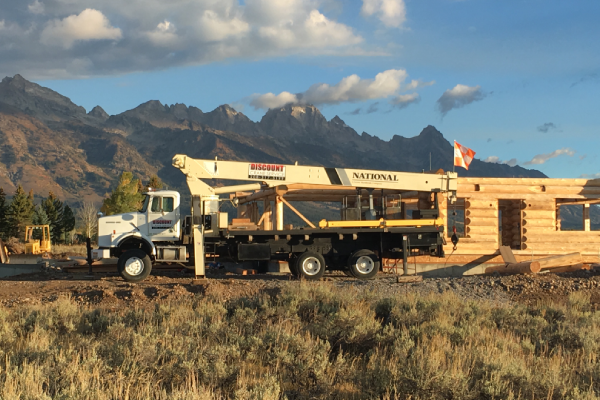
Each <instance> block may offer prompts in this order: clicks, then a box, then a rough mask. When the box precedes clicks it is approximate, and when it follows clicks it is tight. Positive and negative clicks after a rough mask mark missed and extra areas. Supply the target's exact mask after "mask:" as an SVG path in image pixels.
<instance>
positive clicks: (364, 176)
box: [173, 154, 457, 197]
mask: <svg viewBox="0 0 600 400" xmlns="http://www.w3.org/2000/svg"><path fill="white" fill-rule="evenodd" d="M173 166H174V167H176V168H179V169H180V170H181V172H183V173H184V174H185V175H186V177H187V183H188V186H189V187H190V191H191V193H192V195H195V196H197V195H211V194H215V189H214V188H212V187H210V186H208V185H207V184H205V183H204V182H201V180H203V179H207V180H209V179H231V180H245V181H255V182H264V185H266V186H268V187H274V186H280V185H287V184H295V183H300V184H313V185H341V186H351V187H361V188H373V189H391V190H410V191H421V192H451V196H450V197H453V195H454V194H455V193H456V189H457V174H456V173H455V172H446V173H443V174H423V173H414V172H396V171H382V170H365V169H353V168H325V167H317V166H305V165H297V164H294V165H285V164H275V163H252V162H240V161H219V160H217V159H214V160H203V159H194V158H191V157H188V156H186V155H183V154H177V155H175V157H174V158H173ZM236 188H238V187H236ZM232 191H233V190H232ZM219 193H225V190H224V189H222V188H219Z"/></svg>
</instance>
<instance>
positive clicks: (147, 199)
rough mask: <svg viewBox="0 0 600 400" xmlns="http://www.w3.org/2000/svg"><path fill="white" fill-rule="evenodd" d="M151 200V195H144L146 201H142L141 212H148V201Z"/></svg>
mask: <svg viewBox="0 0 600 400" xmlns="http://www.w3.org/2000/svg"><path fill="white" fill-rule="evenodd" d="M149 201H150V196H148V195H147V194H146V195H144V202H143V203H142V208H140V210H139V212H146V210H147V209H148V202H149Z"/></svg>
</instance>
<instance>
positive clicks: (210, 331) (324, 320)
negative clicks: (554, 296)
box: [0, 284, 600, 400]
mask: <svg viewBox="0 0 600 400" xmlns="http://www.w3.org/2000/svg"><path fill="white" fill-rule="evenodd" d="M209 292H210V291H209ZM599 347H600V312H595V311H592V310H591V307H590V303H589V298H586V297H585V296H583V295H580V294H575V295H572V296H571V298H570V300H569V302H568V303H567V304H565V305H552V304H541V305H539V306H536V307H526V306H521V305H498V304H492V303H487V302H481V301H464V300H461V299H459V298H457V297H455V296H453V295H449V294H445V295H441V296H432V297H426V298H423V297H413V296H411V295H407V296H405V297H396V298H380V297H378V296H377V295H376V294H370V295H359V294H358V293H355V292H352V291H348V290H344V291H340V290H338V289H336V288H335V287H333V286H330V285H327V284H310V285H304V284H299V285H298V286H294V287H291V288H289V289H286V290H284V291H283V292H282V293H279V294H277V295H274V294H267V293H265V294H263V295H261V296H258V297H256V298H236V299H234V300H229V301H227V302H225V301H223V300H222V296H221V295H220V294H219V293H214V292H213V293H212V294H209V295H207V296H204V297H203V296H198V297H196V298H195V299H192V300H186V301H181V302H177V303H164V304H160V305H157V306H156V307H155V308H154V309H151V310H145V309H140V308H132V309H118V310H117V311H108V310H101V309H96V310H94V309H89V308H81V307H78V306H77V305H75V304H74V303H73V302H72V301H71V300H69V299H60V300H58V301H57V302H55V303H52V304H49V305H44V306H28V307H22V308H15V309H0V397H1V398H2V399H17V398H18V399H38V398H40V399H41V398H60V399H131V400H133V399H150V398H152V399H219V398H235V399H283V398H287V399H534V398H536V399H563V398H564V399H594V398H597V397H598V394H599V393H600V364H599V363H598V354H600V349H599Z"/></svg>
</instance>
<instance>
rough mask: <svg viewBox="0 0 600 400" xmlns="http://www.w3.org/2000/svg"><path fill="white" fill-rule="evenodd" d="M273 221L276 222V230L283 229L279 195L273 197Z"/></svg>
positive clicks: (281, 205) (281, 203)
mask: <svg viewBox="0 0 600 400" xmlns="http://www.w3.org/2000/svg"><path fill="white" fill-rule="evenodd" d="M275 221H276V223H277V227H276V228H277V230H278V231H282V230H283V202H282V201H281V196H277V198H276V199H275Z"/></svg>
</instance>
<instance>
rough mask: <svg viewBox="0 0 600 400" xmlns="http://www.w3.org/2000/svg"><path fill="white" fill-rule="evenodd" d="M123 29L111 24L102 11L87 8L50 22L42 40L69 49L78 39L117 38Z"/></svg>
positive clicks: (120, 35) (42, 35)
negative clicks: (76, 13)
mask: <svg viewBox="0 0 600 400" xmlns="http://www.w3.org/2000/svg"><path fill="white" fill-rule="evenodd" d="M122 36H123V35H122V33H121V30H120V29H119V28H115V27H113V26H111V24H110V21H109V20H108V18H106V17H105V16H104V14H102V13H101V12H100V11H98V10H94V9H91V8H87V9H85V10H83V11H82V12H81V13H80V14H78V15H75V14H73V15H70V16H68V17H66V18H64V19H62V20H58V19H55V20H52V21H50V22H48V24H47V25H46V27H45V28H44V30H43V31H42V34H41V41H42V43H44V44H49V45H61V46H63V47H64V48H65V49H69V48H71V47H72V46H73V43H74V42H76V41H87V40H102V39H111V40H117V39H121V37H122Z"/></svg>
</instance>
